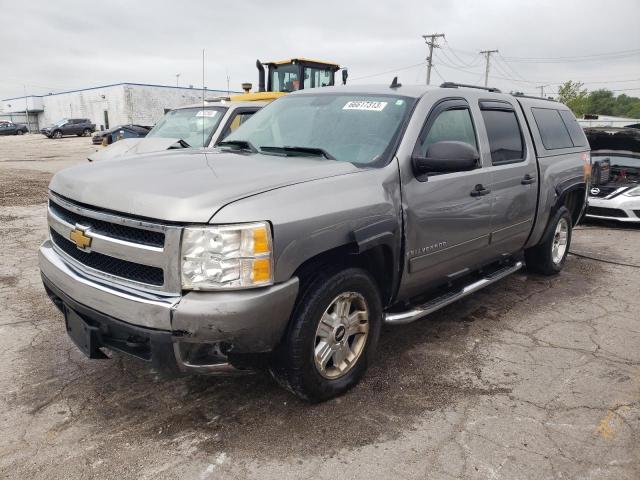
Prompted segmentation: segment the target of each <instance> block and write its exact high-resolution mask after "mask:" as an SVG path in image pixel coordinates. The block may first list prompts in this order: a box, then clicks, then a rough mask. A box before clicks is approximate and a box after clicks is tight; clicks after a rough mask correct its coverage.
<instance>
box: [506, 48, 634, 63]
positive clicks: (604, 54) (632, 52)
mask: <svg viewBox="0 0 640 480" xmlns="http://www.w3.org/2000/svg"><path fill="white" fill-rule="evenodd" d="M636 54H638V55H640V48H634V49H632V50H619V51H617V52H607V53H593V54H590V55H571V56H567V57H503V58H505V59H506V60H510V61H517V60H572V59H573V60H578V59H581V58H594V57H608V56H617V55H636Z"/></svg>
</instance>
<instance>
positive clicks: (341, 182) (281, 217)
mask: <svg viewBox="0 0 640 480" xmlns="http://www.w3.org/2000/svg"><path fill="white" fill-rule="evenodd" d="M260 220H267V221H269V222H271V225H272V229H273V240H274V264H275V281H276V282H284V281H286V280H288V279H290V278H291V277H292V276H293V274H294V273H295V271H296V270H297V269H298V268H299V267H300V265H302V264H303V263H304V262H306V261H307V260H309V259H311V258H313V257H315V256H317V255H319V254H321V253H323V252H327V251H329V250H332V249H335V248H337V247H343V246H345V245H349V246H352V247H354V250H358V251H363V250H366V249H368V248H371V247H373V246H375V245H380V244H385V245H386V246H388V247H389V249H390V251H391V252H392V255H393V257H394V260H395V261H397V260H398V259H399V257H400V248H401V231H402V228H401V215H400V188H399V179H398V168H397V164H395V161H394V162H392V163H391V164H390V165H387V166H386V167H383V168H375V169H373V168H372V169H361V170H358V171H356V172H355V173H350V174H345V175H341V176H335V177H329V178H323V179H319V180H314V181H310V182H305V183H300V184H295V185H289V186H286V187H281V188H278V189H275V190H271V191H268V192H264V193H261V194H259V195H255V196H252V197H248V198H244V199H241V200H238V201H236V202H233V203H231V204H229V205H226V206H225V207H224V208H222V209H221V210H220V211H219V212H217V213H216V215H215V216H214V217H213V218H212V220H211V223H216V224H227V223H239V222H251V221H260Z"/></svg>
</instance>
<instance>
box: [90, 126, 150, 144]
mask: <svg viewBox="0 0 640 480" xmlns="http://www.w3.org/2000/svg"><path fill="white" fill-rule="evenodd" d="M149 130H151V127H146V126H144V125H133V124H128V125H118V126H117V127H113V128H110V129H109V130H103V131H101V132H96V133H95V135H94V136H93V138H92V140H91V141H92V142H93V144H94V145H102V144H103V143H104V142H105V141H106V145H111V144H112V143H113V142H117V141H118V140H121V139H123V138H143V137H146V136H147V133H149Z"/></svg>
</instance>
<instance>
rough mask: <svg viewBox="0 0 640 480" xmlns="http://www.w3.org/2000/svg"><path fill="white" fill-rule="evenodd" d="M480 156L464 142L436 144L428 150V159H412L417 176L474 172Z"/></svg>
mask: <svg viewBox="0 0 640 480" xmlns="http://www.w3.org/2000/svg"><path fill="white" fill-rule="evenodd" d="M479 159H480V154H478V151H477V150H476V149H475V148H474V147H472V146H471V145H469V144H468V143H464V142H454V141H442V142H436V143H434V144H433V145H431V146H430V147H429V149H428V150H427V156H426V157H412V158H411V161H412V163H413V169H414V171H415V173H416V174H425V173H430V172H434V173H450V172H465V171H467V170H473V169H475V168H476V167H477V166H478V160H479Z"/></svg>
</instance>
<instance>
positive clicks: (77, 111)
mask: <svg viewBox="0 0 640 480" xmlns="http://www.w3.org/2000/svg"><path fill="white" fill-rule="evenodd" d="M222 94H225V95H226V92H223V91H220V90H207V91H205V98H209V97H211V96H216V95H222ZM201 101H202V90H199V89H196V88H178V87H169V86H159V85H140V84H132V83H124V84H118V85H111V86H105V87H96V88H88V89H84V90H77V91H73V92H66V93H58V94H52V95H45V96H43V97H27V103H28V106H29V111H30V112H33V113H34V114H35V113H36V112H37V115H38V117H37V118H38V122H37V123H38V124H39V126H40V127H44V126H46V125H48V124H50V123H53V122H56V121H58V120H60V119H61V118H88V119H90V120H91V122H93V123H95V124H96V127H97V128H98V129H100V128H101V126H105V127H106V125H105V118H104V112H105V111H107V112H108V117H109V126H110V127H114V126H116V125H121V124H126V123H137V124H140V125H153V124H155V123H156V122H157V121H158V120H159V119H160V118H161V117H162V116H163V115H164V112H165V110H166V109H172V108H176V107H181V106H184V105H188V104H193V103H199V102H201ZM2 107H3V108H4V111H5V114H6V113H13V112H15V113H20V112H22V113H24V107H25V99H24V98H19V99H12V100H3V101H2Z"/></svg>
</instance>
